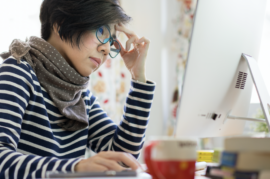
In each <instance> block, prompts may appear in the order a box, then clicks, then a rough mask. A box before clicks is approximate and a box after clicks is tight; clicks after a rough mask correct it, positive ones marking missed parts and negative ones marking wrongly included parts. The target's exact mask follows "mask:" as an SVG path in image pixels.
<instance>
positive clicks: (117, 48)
mask: <svg viewBox="0 0 270 179" xmlns="http://www.w3.org/2000/svg"><path fill="white" fill-rule="evenodd" d="M120 51H121V47H120V44H119V43H118V42H117V41H116V40H113V41H112V43H111V51H110V56H111V57H112V58H114V57H116V56H117V55H118V54H119V52H120Z"/></svg>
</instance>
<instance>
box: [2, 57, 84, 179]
mask: <svg viewBox="0 0 270 179" xmlns="http://www.w3.org/2000/svg"><path fill="white" fill-rule="evenodd" d="M33 90H34V80H33V78H32V74H31V70H30V66H28V65H27V63H26V62H22V63H21V64H17V61H16V60H15V59H12V58H9V59H7V60H5V61H4V63H3V64H2V65H1V68H0V178H43V177H45V173H46V171H74V167H75V165H76V164H77V163H78V162H79V161H80V159H77V158H73V159H61V160H60V159H58V158H55V157H41V156H35V155H23V154H21V153H19V152H16V149H17V145H18V143H19V140H20V134H21V129H22V123H23V116H24V114H25V110H26V107H27V106H28V104H29V102H30V101H31V96H32V95H33ZM29 152H30V151H29Z"/></svg>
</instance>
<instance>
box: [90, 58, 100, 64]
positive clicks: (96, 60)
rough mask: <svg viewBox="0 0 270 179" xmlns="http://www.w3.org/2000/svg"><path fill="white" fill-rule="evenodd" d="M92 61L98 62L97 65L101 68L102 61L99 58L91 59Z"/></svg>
mask: <svg viewBox="0 0 270 179" xmlns="http://www.w3.org/2000/svg"><path fill="white" fill-rule="evenodd" d="M89 58H90V59H91V60H93V61H94V62H96V63H97V66H99V65H100V63H101V60H100V59H99V58H94V57H89Z"/></svg>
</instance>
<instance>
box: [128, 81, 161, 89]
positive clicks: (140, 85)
mask: <svg viewBox="0 0 270 179" xmlns="http://www.w3.org/2000/svg"><path fill="white" fill-rule="evenodd" d="M131 86H132V87H133V88H136V89H141V90H145V91H155V87H156V83H155V82H153V81H151V80H146V83H143V82H140V81H136V80H133V79H132V80H131Z"/></svg>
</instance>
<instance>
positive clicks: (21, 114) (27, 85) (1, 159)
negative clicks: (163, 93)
mask: <svg viewBox="0 0 270 179" xmlns="http://www.w3.org/2000/svg"><path fill="white" fill-rule="evenodd" d="M154 89H155V84H154V83H153V82H150V81H147V82H146V83H140V82H136V81H131V89H130V91H129V94H128V96H127V98H126V104H125V106H124V110H123V115H122V120H121V123H120V124H119V125H116V124H115V123H114V122H113V121H112V120H111V119H110V118H109V117H108V116H107V114H106V112H105V111H103V110H102V108H101V107H100V105H99V102H98V101H97V99H96V97H95V96H93V94H92V93H91V92H90V91H89V90H88V89H87V90H84V91H83V92H82V98H83V99H84V102H85V105H86V112H87V114H88V117H89V126H88V127H87V128H85V129H81V130H78V131H65V130H63V129H62V128H61V127H59V126H58V125H57V123H59V122H61V121H63V119H64V118H65V117H64V116H63V115H62V114H61V113H60V112H59V110H58V108H57V107H56V106H55V104H54V103H53V101H52V99H51V98H50V96H49V95H48V93H47V92H46V90H45V89H44V88H43V87H42V86H41V85H40V83H39V81H38V79H37V76H36V75H35V73H34V71H33V69H32V68H31V66H30V65H29V64H28V63H27V62H26V61H25V60H22V61H21V63H20V64H17V61H16V60H15V59H13V58H8V59H7V60H5V61H4V62H3V64H2V65H1V67H0V178H6V179H8V178H42V177H45V173H46V172H47V171H63V172H65V171H72V172H73V171H74V167H75V165H76V164H77V163H78V162H79V161H80V160H81V159H82V158H83V157H84V154H85V149H86V147H88V148H90V149H91V150H93V151H94V152H99V151H108V150H110V151H124V152H128V153H130V154H132V155H133V156H134V157H136V158H138V156H139V154H140V151H141V149H142V146H143V144H144V138H145V130H146V128H147V123H148V119H149V114H150V108H151V104H152V100H153V95H154Z"/></svg>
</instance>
